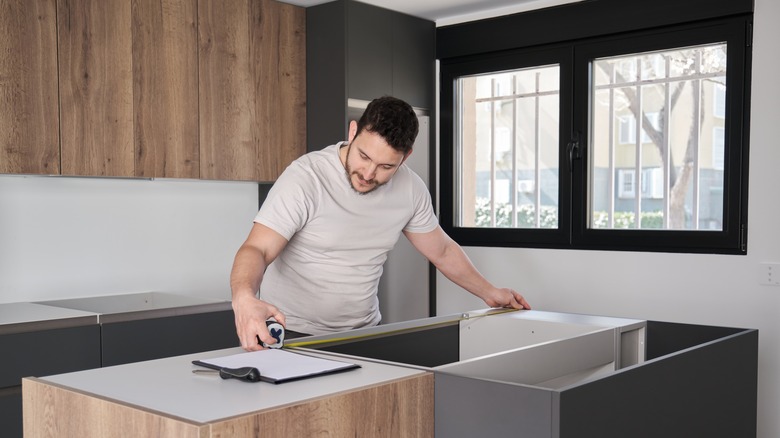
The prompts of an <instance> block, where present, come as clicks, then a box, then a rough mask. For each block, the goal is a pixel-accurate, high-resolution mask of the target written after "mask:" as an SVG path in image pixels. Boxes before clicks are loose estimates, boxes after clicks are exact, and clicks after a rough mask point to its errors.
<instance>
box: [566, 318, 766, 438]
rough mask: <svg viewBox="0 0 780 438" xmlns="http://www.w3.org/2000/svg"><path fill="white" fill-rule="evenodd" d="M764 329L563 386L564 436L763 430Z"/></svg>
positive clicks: (749, 433) (650, 437)
mask: <svg viewBox="0 0 780 438" xmlns="http://www.w3.org/2000/svg"><path fill="white" fill-rule="evenodd" d="M757 381H758V332H756V331H746V332H743V333H741V334H737V335H732V336H729V337H726V338H723V339H720V340H717V341H713V342H710V343H707V344H704V345H701V346H698V347H694V348H691V349H689V350H684V351H681V352H678V353H673V354H670V355H668V356H663V357H660V358H657V359H654V360H650V361H647V362H645V363H644V364H641V365H638V366H635V367H629V368H625V369H623V370H621V371H619V372H617V373H615V374H614V375H612V376H609V377H606V378H602V379H599V380H595V381H592V382H589V383H586V384H583V385H581V386H577V387H574V388H570V389H567V390H564V391H563V392H561V393H560V405H559V409H560V411H559V412H560V437H559V438H624V437H633V438H655V437H661V436H662V437H680V438H684V437H685V438H687V437H746V438H747V437H755V436H756V413H757V406H756V400H757Z"/></svg>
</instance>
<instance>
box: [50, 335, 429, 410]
mask: <svg viewBox="0 0 780 438" xmlns="http://www.w3.org/2000/svg"><path fill="white" fill-rule="evenodd" d="M241 352H243V350H242V349H241V348H229V349H225V350H215V351H211V352H204V353H197V354H190V355H184V356H176V357H171V358H165V359H158V360H151V361H146V362H138V363H131V364H126V365H118V366H113V367H107V368H99V369H93V370H87V371H79V372H74V373H67V374H59V375H54V376H47V377H43V378H41V380H43V381H44V382H48V383H53V384H57V385H61V386H64V387H66V388H71V389H74V390H78V391H82V392H87V393H91V394H94V395H96V396H99V397H104V398H108V399H113V400H116V401H118V402H122V403H127V404H131V405H136V406H138V407H141V408H143V409H151V410H155V411H158V412H161V413H164V414H166V415H172V416H176V417H180V418H183V419H186V420H190V421H194V422H199V423H208V422H213V421H216V420H222V419H226V418H229V417H233V416H238V415H245V414H248V413H251V412H256V411H261V410H266V409H272V408H277V407H281V406H284V405H288V404H294V403H299V402H302V401H305V400H311V399H314V398H318V397H323V396H327V395H333V394H336V393H340V392H344V391H350V390H354V389H358V388H363V387H368V386H372V385H376V384H380V383H385V382H390V381H393V380H397V379H402V378H407V377H412V376H418V375H421V374H423V373H424V371H420V370H415V369H410V368H405V367H400V366H393V365H387V364H380V363H374V362H369V361H363V360H357V359H353V358H349V359H344V361H347V362H350V363H356V364H359V365H361V368H358V369H355V370H351V371H346V372H342V373H337V374H329V375H323V376H318V377H313V378H308V379H303V380H297V381H292V382H286V383H281V384H276V385H275V384H272V383H266V382H259V383H248V382H243V381H239V380H235V379H228V380H223V379H221V378H220V377H219V376H218V375H215V374H212V375H202V374H194V373H193V372H192V370H193V369H202V368H201V367H197V366H195V365H192V361H193V360H198V359H207V358H213V357H220V356H226V355H230V354H237V353H241ZM306 354H310V355H312V356H320V357H325V358H328V359H334V357H333V356H332V355H327V354H320V353H314V352H310V351H306ZM336 360H339V359H336Z"/></svg>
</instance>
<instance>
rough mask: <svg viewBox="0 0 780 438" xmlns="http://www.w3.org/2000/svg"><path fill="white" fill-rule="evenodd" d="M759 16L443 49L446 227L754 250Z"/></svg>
mask: <svg viewBox="0 0 780 438" xmlns="http://www.w3.org/2000/svg"><path fill="white" fill-rule="evenodd" d="M716 1H717V2H718V3H721V2H723V1H725V0H716ZM724 4H725V3H724ZM613 6H614V5H613ZM588 7H591V6H590V5H580V6H571V8H588ZM579 10H584V9H579ZM544 13H545V14H548V15H550V16H552V17H554V15H555V11H545V12H544ZM692 13H695V11H693V12H692ZM611 14H612V15H613V17H612V18H613V19H615V18H621V19H622V18H624V17H623V16H622V15H621V14H620V13H619V11H618V12H614V11H613V12H611ZM659 20H662V18H659ZM514 23H515V24H516V23H517V22H516V21H515V22H514ZM491 24H493V25H496V23H491ZM625 25H626V28H631V27H632V26H631V24H630V23H625ZM749 25H750V16H749V15H744V16H739V17H729V18H723V19H710V20H701V21H692V22H690V23H687V24H679V23H675V24H673V25H667V26H650V28H648V29H643V30H638V31H634V32H633V33H626V32H620V33H616V34H615V36H610V35H609V34H607V35H604V34H599V33H598V31H589V32H590V33H589V34H588V36H587V37H584V38H579V39H573V40H567V41H562V42H560V41H556V42H552V41H551V42H550V44H544V38H543V37H540V36H534V38H537V39H539V41H538V42H539V44H537V45H534V46H529V47H520V48H513V49H505V50H500V51H492V52H486V53H484V54H479V53H477V54H475V53H471V54H469V55H468V56H462V57H450V58H445V59H442V60H441V105H440V107H441V120H442V123H441V129H442V131H441V212H440V220H441V222H442V226H443V227H444V228H445V230H446V231H447V232H448V233H449V234H450V235H451V236H453V238H455V240H457V241H458V242H460V243H461V244H464V245H485V246H520V247H523V246H526V247H552V248H581V249H613V250H639V251H674V252H710V253H731V254H744V253H745V252H746V247H745V242H746V236H745V224H746V223H747V221H746V212H747V208H746V205H745V200H746V196H745V193H746V189H747V169H746V166H745V164H744V163H746V159H745V157H746V156H747V155H746V154H747V140H746V138H747V135H746V132H745V126H746V123H745V122H746V121H747V114H748V112H747V104H746V102H747V101H748V90H749V81H748V79H749V67H750V56H749V55H750V53H749V44H748V41H747V38H748V35H749V33H748V31H747V29H748V28H749ZM539 26H541V25H539ZM509 27H511V28H514V27H513V26H509ZM521 27H522V26H517V28H521ZM637 27H641V26H637ZM593 32H596V33H595V34H594V33H593ZM502 35H504V34H502ZM453 44H454V43H453Z"/></svg>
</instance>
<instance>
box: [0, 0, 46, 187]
mask: <svg viewBox="0 0 780 438" xmlns="http://www.w3.org/2000/svg"><path fill="white" fill-rule="evenodd" d="M0 29H2V31H0V173H26V174H54V175H56V174H59V173H60V156H59V141H60V137H59V129H60V125H59V119H58V114H57V5H56V0H3V1H0Z"/></svg>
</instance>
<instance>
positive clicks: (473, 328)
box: [307, 311, 758, 438]
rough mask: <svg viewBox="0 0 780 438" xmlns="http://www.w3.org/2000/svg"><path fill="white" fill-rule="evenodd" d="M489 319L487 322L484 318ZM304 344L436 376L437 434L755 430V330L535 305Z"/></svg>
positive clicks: (584, 435) (643, 435)
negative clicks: (534, 308)
mask: <svg viewBox="0 0 780 438" xmlns="http://www.w3.org/2000/svg"><path fill="white" fill-rule="evenodd" d="M485 316H487V317H485ZM332 337H333V342H332V343H328V342H326V341H327V339H328V335H323V336H319V337H312V338H310V339H307V341H308V342H309V344H310V345H313V347H311V348H315V349H318V350H321V351H330V352H334V353H339V354H340V355H352V356H356V357H360V358H363V359H369V360H381V361H382V362H383V363H387V362H395V363H398V364H400V365H412V366H415V367H423V369H429V370H431V371H432V372H433V373H434V374H435V385H434V391H435V395H434V398H435V415H434V418H435V430H436V436H437V437H446V438H453V437H473V436H501V437H526V438H527V437H533V438H591V437H592V438H613V437H614V438H624V437H632V438H634V437H639V438H655V437H680V438H683V437H746V438H747V437H755V436H756V432H757V430H756V414H757V403H756V401H757V394H758V386H757V385H758V331H756V330H753V329H743V328H730V327H717V326H703V325H693V324H681V323H674V322H662V321H637V320H625V319H620V318H607V317H595V316H587V315H573V314H556V313H547V312H540V311H522V312H510V313H504V314H495V315H489V314H487V315H486V314H469V313H466V314H463V316H460V317H458V316H453V317H452V318H451V320H449V321H447V320H445V319H443V318H442V317H438V318H437V319H433V318H432V319H430V320H429V321H424V320H420V321H418V322H414V321H412V322H409V323H396V324H387V325H383V326H379V327H376V328H371V329H359V330H355V331H354V332H352V333H350V334H346V335H345V334H343V333H341V334H339V335H338V337H336V336H332Z"/></svg>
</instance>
